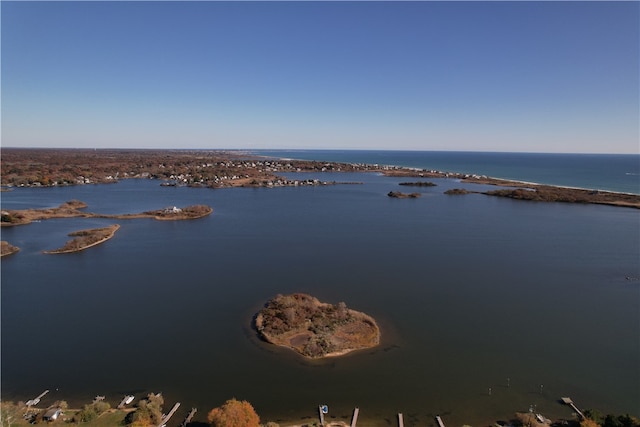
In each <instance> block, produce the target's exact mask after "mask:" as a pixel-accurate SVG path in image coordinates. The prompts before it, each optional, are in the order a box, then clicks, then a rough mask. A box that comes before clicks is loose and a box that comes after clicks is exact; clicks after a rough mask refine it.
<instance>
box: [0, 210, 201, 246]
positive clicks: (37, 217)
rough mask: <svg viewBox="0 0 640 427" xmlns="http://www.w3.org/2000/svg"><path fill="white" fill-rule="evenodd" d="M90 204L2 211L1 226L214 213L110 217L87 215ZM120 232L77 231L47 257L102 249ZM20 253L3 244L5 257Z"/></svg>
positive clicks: (168, 218) (161, 212)
mask: <svg viewBox="0 0 640 427" xmlns="http://www.w3.org/2000/svg"><path fill="white" fill-rule="evenodd" d="M86 207H87V204H86V203H84V202H81V201H79V200H71V201H68V202H64V203H63V204H61V205H60V206H58V207H56V208H45V209H20V210H6V211H4V210H3V211H2V212H1V215H0V226H2V227H12V226H16V225H25V224H30V223H31V222H33V221H42V220H47V219H51V218H77V217H80V218H108V219H137V218H153V219H156V220H159V221H177V220H186V219H197V218H202V217H205V216H207V215H210V214H211V213H212V212H213V209H212V208H211V207H209V206H206V205H193V206H187V207H185V208H178V207H175V206H173V207H169V208H165V209H158V210H154V211H146V212H141V213H134V214H121V215H108V214H97V213H91V212H84V211H82V210H81V209H84V208H86ZM119 228H120V225H119V224H113V225H111V226H108V227H102V228H93V229H88V230H80V231H75V232H72V233H70V234H69V236H72V237H74V238H73V239H72V240H69V241H68V242H67V243H66V244H65V245H64V246H62V247H61V248H58V249H55V250H52V251H44V253H46V254H63V253H71V252H78V251H82V250H84V249H87V248H90V247H92V246H96V245H99V244H100V243H103V242H106V241H107V240H109V239H111V238H112V237H113V236H114V234H115V232H116V231H117V230H118V229H119ZM18 251H19V248H17V247H16V246H13V245H11V244H10V243H9V242H5V241H3V242H2V256H6V255H11V254H13V253H16V252H18Z"/></svg>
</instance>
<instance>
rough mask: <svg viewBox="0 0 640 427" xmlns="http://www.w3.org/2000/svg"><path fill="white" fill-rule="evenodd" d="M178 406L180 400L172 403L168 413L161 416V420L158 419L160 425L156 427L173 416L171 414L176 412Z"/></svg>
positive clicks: (164, 423)
mask: <svg viewBox="0 0 640 427" xmlns="http://www.w3.org/2000/svg"><path fill="white" fill-rule="evenodd" d="M179 407H180V402H177V403H176V404H175V405H173V408H171V410H170V411H169V413H168V414H167V415H165V416H163V417H162V420H161V421H160V425H159V426H158V427H162V426H166V425H167V422H168V421H169V419H170V418H171V417H172V416H173V414H175V413H176V411H177V410H178V408H179Z"/></svg>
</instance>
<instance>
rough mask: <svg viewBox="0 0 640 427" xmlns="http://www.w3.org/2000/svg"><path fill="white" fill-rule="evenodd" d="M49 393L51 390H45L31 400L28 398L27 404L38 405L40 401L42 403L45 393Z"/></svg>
mask: <svg viewBox="0 0 640 427" xmlns="http://www.w3.org/2000/svg"><path fill="white" fill-rule="evenodd" d="M47 393H49V390H45V391H43V392H42V393H40V395H39V396H38V397H35V398H33V399H31V400H27V403H25V405H27V406H28V407H30V406H36V405H37V404H38V403H40V399H42V398H43V397H44V395H45V394H47Z"/></svg>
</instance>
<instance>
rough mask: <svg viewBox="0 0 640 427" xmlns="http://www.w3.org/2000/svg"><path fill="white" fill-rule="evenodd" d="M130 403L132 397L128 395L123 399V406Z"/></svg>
mask: <svg viewBox="0 0 640 427" xmlns="http://www.w3.org/2000/svg"><path fill="white" fill-rule="evenodd" d="M131 402H133V395H131V394H130V395H128V396H126V397H125V398H124V404H125V405H128V404H129V403H131Z"/></svg>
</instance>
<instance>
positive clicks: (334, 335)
mask: <svg viewBox="0 0 640 427" xmlns="http://www.w3.org/2000/svg"><path fill="white" fill-rule="evenodd" d="M255 327H256V330H257V331H258V333H259V334H260V336H261V337H262V338H264V339H265V340H266V341H267V342H270V343H272V344H276V345H281V346H285V347H288V348H291V349H293V350H295V351H296V352H298V353H300V354H302V355H303V356H305V357H309V358H313V359H315V358H322V357H331V356H339V355H343V354H346V353H348V352H350V351H353V350H358V349H362V348H369V347H374V346H376V345H378V344H379V343H380V329H379V328H378V325H377V324H376V322H375V320H373V318H371V317H370V316H368V315H366V314H364V313H361V312H358V311H355V310H351V309H348V308H347V306H346V304H345V303H344V302H340V303H338V304H336V305H332V304H328V303H321V302H320V301H318V299H316V298H314V297H312V296H310V295H307V294H302V293H296V294H291V295H278V296H276V297H275V298H273V299H272V300H270V301H269V302H267V304H266V305H265V307H264V308H263V309H262V310H260V311H259V312H258V314H257V315H256V317H255Z"/></svg>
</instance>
